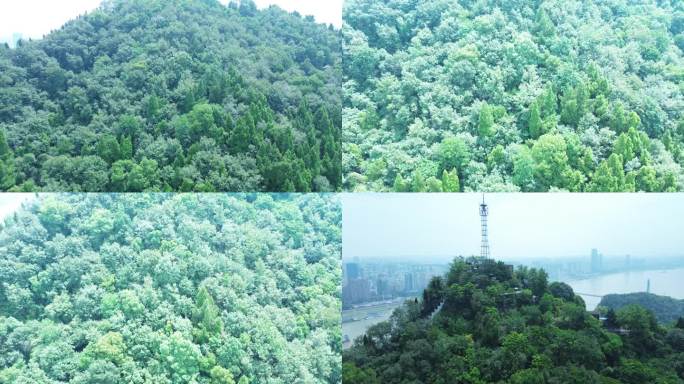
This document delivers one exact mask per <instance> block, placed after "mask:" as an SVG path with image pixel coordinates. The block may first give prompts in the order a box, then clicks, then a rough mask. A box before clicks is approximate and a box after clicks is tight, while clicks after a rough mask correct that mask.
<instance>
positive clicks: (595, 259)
mask: <svg viewBox="0 0 684 384" xmlns="http://www.w3.org/2000/svg"><path fill="white" fill-rule="evenodd" d="M601 271H603V255H602V254H600V253H599V251H598V249H596V248H593V249H592V250H591V272H592V273H600V272H601Z"/></svg>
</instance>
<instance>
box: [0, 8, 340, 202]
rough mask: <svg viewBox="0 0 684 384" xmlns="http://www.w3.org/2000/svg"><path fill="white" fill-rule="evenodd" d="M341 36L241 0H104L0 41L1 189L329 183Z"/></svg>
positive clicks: (283, 187) (257, 187) (334, 167)
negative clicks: (55, 25)
mask: <svg viewBox="0 0 684 384" xmlns="http://www.w3.org/2000/svg"><path fill="white" fill-rule="evenodd" d="M340 79H341V34H340V31H339V30H336V29H334V28H333V27H332V26H326V25H323V24H317V23H315V22H314V20H313V19H312V18H310V17H302V16H300V15H298V14H295V13H293V14H288V13H287V12H285V11H283V10H281V9H280V8H277V7H270V8H268V9H264V10H258V9H257V8H256V6H255V4H254V2H253V1H252V0H242V1H240V3H239V5H237V3H236V2H231V4H229V5H228V6H224V5H222V4H221V3H219V2H218V1H216V0H193V1H187V0H105V1H104V2H103V4H102V5H101V6H100V7H99V8H98V9H97V10H95V11H94V12H91V13H90V14H87V15H84V16H81V17H79V18H77V19H75V20H73V21H70V22H68V23H67V24H66V25H64V26H63V27H62V28H60V29H59V30H57V31H54V32H52V33H50V34H49V35H47V36H46V37H45V38H44V39H41V40H38V41H21V42H19V44H18V46H17V48H16V49H10V48H9V47H7V46H6V45H0V190H12V191H53V192H61V191H75V192H78V191H88V192H100V191H102V192H125V191H128V192H139V191H203V192H207V191H227V192H230V191H245V192H253V191H274V192H281V191H285V192H289V191H299V192H308V191H335V190H339V189H340V187H341V179H342V174H341V148H340V140H341V137H340V136H341V132H340V130H341V124H342V122H341V107H340V105H341V95H340V93H341V80H340Z"/></svg>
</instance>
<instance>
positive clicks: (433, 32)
mask: <svg viewBox="0 0 684 384" xmlns="http://www.w3.org/2000/svg"><path fill="white" fill-rule="evenodd" d="M681 12H682V10H681V5H680V3H679V2H672V1H660V2H651V3H648V4H644V3H643V2H637V3H634V2H627V3H625V4H619V5H615V4H613V3H606V2H605V1H601V0H587V1H570V2H561V1H558V0H540V1H530V2H522V1H513V2H508V3H507V2H503V1H493V2H486V4H485V3H483V2H478V1H459V2H451V3H450V2H449V1H446V0H412V1H403V0H348V1H346V2H345V6H344V9H343V20H344V22H345V27H344V28H343V31H342V35H343V40H344V45H343V59H344V60H343V62H344V64H343V66H342V68H343V84H342V90H343V112H342V113H343V116H344V136H345V139H344V142H343V143H342V151H343V152H344V154H345V156H344V157H343V159H342V162H341V166H342V172H343V174H344V175H345V178H344V185H345V186H346V187H347V188H348V189H353V190H370V191H388V190H392V189H393V187H394V181H395V175H396V174H397V173H400V174H401V175H402V177H404V178H408V177H410V176H411V175H412V174H413V173H414V172H415V171H416V170H420V171H421V172H422V176H423V177H424V178H425V180H428V179H430V177H433V176H434V177H435V178H441V177H442V173H443V171H444V170H445V169H446V170H451V169H452V168H456V169H457V172H458V176H459V182H460V188H461V190H463V191H483V190H487V191H511V190H522V191H539V192H542V191H544V192H545V191H549V190H558V189H561V190H570V191H593V190H612V189H614V188H613V186H614V185H616V188H617V190H619V191H622V192H629V191H633V190H638V191H645V190H653V191H665V190H671V191H672V190H680V189H682V187H683V186H684V183H683V182H682V180H683V178H684V171H683V170H682V161H684V157H683V156H682V145H684V144H682V140H684V130H679V129H678V127H684V125H682V124H681V121H682V111H683V108H682V107H681V106H682V105H683V103H684V96H683V94H682V92H681V86H680V85H681V81H680V80H681V76H680V72H681V70H679V68H681V67H682V60H683V56H682V52H684V50H682V49H680V46H683V43H684V40H683V39H684V37H683V36H684V32H682V31H680V28H678V27H675V28H672V23H673V22H675V21H676V22H675V24H677V25H679V23H680V22H679V19H678V18H677V17H679V16H675V15H680V14H681ZM664 15H667V16H664ZM644 25H648V28H644V27H643V26H644ZM673 30H674V31H677V32H676V33H675V32H673ZM632 130H633V132H634V133H636V135H637V136H641V135H642V134H643V135H644V136H645V137H646V138H647V139H648V141H647V142H644V141H642V140H641V138H639V140H638V141H639V142H641V143H643V144H644V145H641V144H639V145H635V144H636V142H635V141H634V137H635V135H634V134H632V133H631V132H630V131H632ZM669 131H671V133H669V136H668V132H669ZM675 132H677V133H675ZM623 134H624V135H626V137H624V136H622V135H623ZM548 135H551V137H553V138H554V139H553V141H556V142H558V143H560V139H562V140H563V141H564V142H565V147H566V148H565V150H560V149H561V148H560V147H562V145H559V146H558V147H559V150H558V151H556V150H551V149H552V148H550V147H549V144H550V143H549V136H548ZM453 137H455V138H458V139H459V140H462V141H463V143H464V145H465V148H464V150H467V152H468V153H469V154H470V155H469V157H468V159H467V161H466V162H465V164H463V167H461V166H455V165H451V166H448V167H445V164H444V163H443V157H442V156H440V155H439V152H440V148H441V147H442V145H443V143H444V141H445V140H449V139H450V138H453ZM540 142H541V143H540ZM661 144H663V145H664V149H662V150H661V148H662V146H661ZM497 146H501V147H502V148H503V149H504V151H505V154H506V159H505V162H504V163H503V164H496V166H493V164H492V162H491V160H490V154H491V153H492V151H493V150H494V149H495V148H496V147H497ZM522 147H528V148H530V149H532V148H534V147H543V148H545V149H544V151H543V152H547V150H551V152H553V153H555V154H556V159H557V160H558V161H550V160H551V159H550V158H549V156H545V155H544V156H541V157H539V156H532V157H530V156H528V155H529V154H528V153H526V152H525V151H524V150H522V149H521V148H522ZM637 148H638V149H637ZM632 151H634V155H632ZM562 152H566V156H567V157H568V159H567V164H568V166H567V167H566V166H565V165H563V164H562V163H565V162H566V161H563V159H561V157H562V156H561V154H562ZM613 153H615V154H617V155H620V156H622V162H623V164H622V165H623V168H624V172H625V182H624V183H618V184H615V183H613V182H612V181H610V182H608V185H606V180H605V179H606V178H609V176H608V175H609V174H610V178H612V177H615V172H614V171H613V170H611V169H610V166H611V164H609V163H610V162H609V157H610V156H611V155H612V154H613ZM538 154H539V153H537V154H536V155H538ZM547 154H550V153H548V152H547ZM430 155H432V156H430ZM379 159H383V160H384V161H385V164H386V166H387V168H388V173H387V175H386V176H388V177H383V178H373V177H369V176H370V175H369V174H368V170H370V169H371V168H370V167H368V164H372V163H374V162H375V161H377V160H379ZM604 161H605V162H606V166H605V167H601V164H602V163H603V162H604ZM644 166H651V167H653V169H654V170H655V171H656V173H655V175H654V176H655V181H656V182H655V183H650V181H651V180H649V182H648V183H642V184H640V183H639V182H638V181H636V179H637V175H638V173H639V172H640V170H641V168H642V167H644ZM599 167H601V169H600V170H599V171H598V172H595V171H596V170H597V168H599ZM644 172H647V173H648V176H649V178H650V176H651V171H650V170H647V171H644ZM645 176H646V175H645ZM595 177H598V178H599V179H601V180H596V181H594V180H593V179H594V178H595ZM618 177H619V176H618ZM633 179H634V180H635V181H634V182H632V180H633ZM493 180H496V182H494V181H493ZM651 184H653V185H651ZM442 190H445V188H442Z"/></svg>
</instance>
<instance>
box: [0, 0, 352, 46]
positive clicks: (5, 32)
mask: <svg viewBox="0 0 684 384" xmlns="http://www.w3.org/2000/svg"><path fill="white" fill-rule="evenodd" d="M100 2H101V0H16V1H15V0H3V1H1V2H0V39H5V40H6V39H8V38H11V37H12V34H14V33H21V34H22V35H23V36H24V37H25V38H29V37H30V38H41V37H43V35H45V34H47V33H49V32H50V31H52V30H55V29H57V28H59V27H61V26H62V25H63V24H64V23H66V22H67V21H69V20H71V19H73V18H75V17H77V16H78V15H81V14H83V13H85V12H89V11H92V10H93V9H95V8H97V6H98V5H99V4H100ZM221 2H222V3H226V4H227V3H228V0H221ZM254 2H255V3H256V4H257V6H258V7H259V8H264V7H268V6H269V5H271V4H276V5H278V6H280V7H281V8H283V9H285V10H287V11H290V12H292V11H295V10H296V11H298V12H299V13H301V14H302V15H313V16H314V17H315V18H316V20H317V21H319V22H324V23H331V24H334V25H336V26H340V25H341V24H342V0H255V1H254Z"/></svg>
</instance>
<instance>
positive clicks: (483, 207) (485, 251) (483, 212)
mask: <svg viewBox="0 0 684 384" xmlns="http://www.w3.org/2000/svg"><path fill="white" fill-rule="evenodd" d="M488 214H489V208H488V207H487V203H485V200H484V194H483V195H482V204H480V225H481V229H482V244H481V245H480V257H482V258H483V259H489V256H490V255H489V237H488V236H487V215H488Z"/></svg>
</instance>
